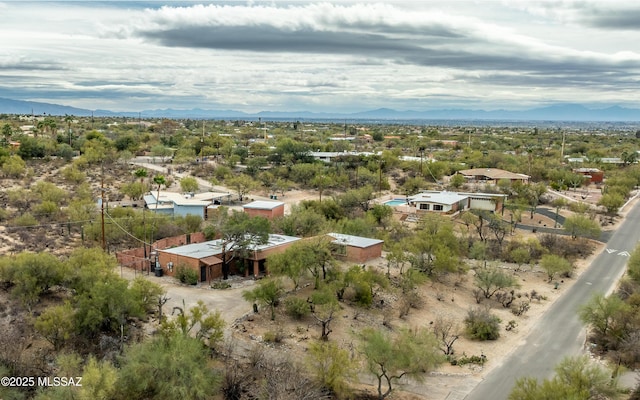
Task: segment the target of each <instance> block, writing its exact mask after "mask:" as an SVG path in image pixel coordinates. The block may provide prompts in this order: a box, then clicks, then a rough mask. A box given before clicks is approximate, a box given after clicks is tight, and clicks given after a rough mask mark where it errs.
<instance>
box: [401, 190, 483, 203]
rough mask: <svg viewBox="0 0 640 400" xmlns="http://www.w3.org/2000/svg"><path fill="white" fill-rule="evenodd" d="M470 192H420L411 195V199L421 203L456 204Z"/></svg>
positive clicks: (466, 197) (467, 196)
mask: <svg viewBox="0 0 640 400" xmlns="http://www.w3.org/2000/svg"><path fill="white" fill-rule="evenodd" d="M469 197H470V196H469V195H468V194H461V193H457V192H434V193H418V194H417V195H415V196H411V197H409V201H412V202H421V203H437V204H448V205H451V204H455V203H458V202H460V201H462V200H466V199H468V198H469Z"/></svg>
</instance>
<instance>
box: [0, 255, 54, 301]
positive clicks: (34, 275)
mask: <svg viewBox="0 0 640 400" xmlns="http://www.w3.org/2000/svg"><path fill="white" fill-rule="evenodd" d="M65 277H66V267H65V265H64V264H63V263H62V262H61V261H60V260H59V259H58V258H56V257H55V256H53V255H52V254H49V253H37V254H36V253H28V252H23V253H19V254H18V255H16V256H5V257H2V258H0V279H1V280H3V281H5V282H8V283H10V284H11V286H12V287H11V295H12V296H13V297H15V298H17V299H18V300H19V301H20V302H21V303H22V304H23V305H24V306H25V307H27V309H28V310H29V311H31V309H32V307H33V306H34V305H35V304H36V303H37V302H38V301H39V299H40V296H41V295H42V294H44V293H45V292H47V291H48V290H49V288H51V287H52V286H55V285H59V284H61V283H62V282H63V280H64V279H65Z"/></svg>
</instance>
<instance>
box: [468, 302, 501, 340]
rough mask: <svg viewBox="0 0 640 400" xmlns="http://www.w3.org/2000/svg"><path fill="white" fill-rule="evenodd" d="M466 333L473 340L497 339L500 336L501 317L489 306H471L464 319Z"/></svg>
mask: <svg viewBox="0 0 640 400" xmlns="http://www.w3.org/2000/svg"><path fill="white" fill-rule="evenodd" d="M464 325H465V333H466V334H467V336H468V337H469V338H470V339H472V340H497V339H498V338H499V337H500V318H498V317H497V316H496V315H493V314H491V312H490V311H489V309H488V308H471V309H469V311H468V312H467V316H466V317H465V319H464Z"/></svg>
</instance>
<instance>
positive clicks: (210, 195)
mask: <svg viewBox="0 0 640 400" xmlns="http://www.w3.org/2000/svg"><path fill="white" fill-rule="evenodd" d="M157 193H158V192H149V193H147V194H146V195H144V201H145V202H146V203H147V204H155V203H156V196H157ZM229 196H231V193H221V192H202V193H188V194H184V193H176V192H163V191H160V197H159V200H160V203H161V204H162V203H173V204H175V205H178V206H203V207H204V206H207V205H209V204H211V203H213V201H214V200H218V199H222V198H225V197H229Z"/></svg>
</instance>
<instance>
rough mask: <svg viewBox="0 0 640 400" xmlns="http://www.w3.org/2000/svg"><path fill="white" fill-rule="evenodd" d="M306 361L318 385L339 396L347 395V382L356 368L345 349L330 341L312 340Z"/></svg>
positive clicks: (353, 376) (353, 375)
mask: <svg viewBox="0 0 640 400" xmlns="http://www.w3.org/2000/svg"><path fill="white" fill-rule="evenodd" d="M306 361H307V365H308V366H309V370H310V371H311V372H312V373H313V374H314V375H315V378H316V380H317V381H318V383H320V385H322V386H323V387H325V388H327V389H329V390H331V391H332V392H333V393H335V394H336V395H338V396H340V397H342V396H346V395H348V393H349V384H348V382H349V381H350V380H352V379H353V378H355V372H356V368H355V365H354V362H353V361H352V360H351V359H350V358H349V353H348V352H347V351H346V350H344V349H341V348H340V347H339V346H338V345H337V344H336V343H332V342H313V343H311V344H310V345H309V353H308V355H307V357H306Z"/></svg>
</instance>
